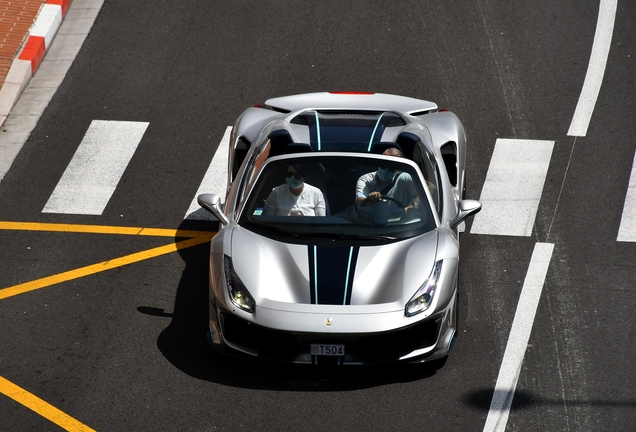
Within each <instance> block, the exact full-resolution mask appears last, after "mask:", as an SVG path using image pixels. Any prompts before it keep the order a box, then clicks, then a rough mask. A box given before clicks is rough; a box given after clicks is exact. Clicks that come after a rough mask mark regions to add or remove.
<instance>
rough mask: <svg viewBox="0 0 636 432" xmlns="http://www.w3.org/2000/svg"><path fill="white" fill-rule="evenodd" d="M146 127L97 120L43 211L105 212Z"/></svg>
mask: <svg viewBox="0 0 636 432" xmlns="http://www.w3.org/2000/svg"><path fill="white" fill-rule="evenodd" d="M146 128H148V123H146V122H125V121H104V120H93V121H92V122H91V125H90V126H89V128H88V131H87V132H86V135H84V139H82V142H81V143H80V145H79V147H78V148H77V151H76V152H75V155H74V156H73V159H71V162H70V163H69V165H68V166H67V167H66V171H64V174H63V175H62V178H61V179H60V181H59V183H58V184H57V186H56V187H55V190H54V191H53V194H52V195H51V197H50V198H49V200H48V202H47V203H46V205H45V206H44V209H43V210H42V212H43V213H64V214H89V215H101V214H102V212H103V211H104V209H105V208H106V205H107V204H108V201H109V200H110V197H111V195H112V194H113V192H114V191H115V188H116V187H117V184H118V183H119V179H120V178H121V176H122V175H123V174H124V170H125V169H126V167H127V166H128V162H130V159H131V158H132V156H133V154H134V153H135V150H137V146H138V145H139V142H140V141H141V138H142V137H143V135H144V132H145V131H146Z"/></svg>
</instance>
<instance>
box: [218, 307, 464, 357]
mask: <svg viewBox="0 0 636 432" xmlns="http://www.w3.org/2000/svg"><path fill="white" fill-rule="evenodd" d="M451 304H453V302H451ZM211 312H212V311H211ZM214 312H215V313H213V314H211V315H213V316H214V318H213V317H211V318H212V320H211V322H210V336H211V337H210V341H211V343H212V345H213V346H214V348H215V349H216V350H217V351H220V352H223V353H225V354H230V355H238V356H241V357H244V356H246V355H247V356H256V357H261V358H265V359H269V360H274V361H279V362H285V363H306V364H381V363H390V362H396V361H407V362H422V361H429V360H434V359H438V358H441V357H443V356H445V355H446V354H447V353H448V351H449V350H450V346H451V342H452V339H453V336H454V334H455V325H454V320H453V319H452V318H453V315H452V314H454V310H452V308H451V307H448V308H447V309H445V310H444V311H441V312H439V313H437V314H435V315H432V316H430V317H427V318H426V319H424V320H420V321H417V322H415V323H413V324H411V325H407V326H404V327H401V328H397V329H392V330H388V331H380V332H369V333H367V332H355V333H353V332H352V333H327V332H320V333H317V332H308V331H289V330H276V329H272V328H268V327H264V326H260V325H257V324H254V323H252V322H249V321H246V320H244V319H242V318H240V317H237V316H235V315H233V314H231V313H230V312H227V311H223V310H221V311H219V310H216V308H214ZM312 343H319V344H339V345H345V353H346V354H345V355H344V356H312V355H311V354H310V344H312Z"/></svg>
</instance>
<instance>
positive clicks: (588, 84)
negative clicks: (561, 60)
mask: <svg viewBox="0 0 636 432" xmlns="http://www.w3.org/2000/svg"><path fill="white" fill-rule="evenodd" d="M617 3H618V0H601V4H600V6H599V11H598V21H597V22H596V33H595V34H594V42H593V44H592V54H591V55H590V63H589V64H588V66H587V73H586V75H585V81H584V82H583V89H582V90H581V95H580V96H579V102H578V103H577V104H576V110H575V111H574V117H573V118H572V123H571V124H570V130H569V131H568V135H569V136H581V137H583V136H585V135H586V134H587V128H588V126H589V124H590V119H591V118H592V113H593V112H594V106H595V105H596V100H597V98H598V94H599V92H600V91H601V84H602V83H603V76H604V75H605V66H606V64H607V56H608V55H609V50H610V46H611V44H612V33H613V32H614V19H615V17H616V6H617Z"/></svg>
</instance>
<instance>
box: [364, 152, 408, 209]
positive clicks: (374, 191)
mask: <svg viewBox="0 0 636 432" xmlns="http://www.w3.org/2000/svg"><path fill="white" fill-rule="evenodd" d="M382 154H383V155H387V156H394V157H404V155H403V154H402V152H401V151H400V150H399V149H397V148H395V147H390V148H388V149H386V150H385V151H384V152H383V153H382ZM381 196H387V197H390V198H393V199H394V200H396V201H398V202H399V203H400V204H401V205H403V206H406V207H404V210H405V211H408V210H409V209H411V208H417V207H418V205H419V204H420V201H419V197H418V196H417V192H416V190H415V185H414V184H413V179H412V178H411V176H410V175H409V174H408V173H405V172H399V171H390V170H389V169H387V168H383V167H378V170H377V171H375V172H370V173H367V174H364V175H363V176H361V177H360V178H359V179H358V183H357V185H356V205H357V206H358V207H361V206H365V205H373V204H375V203H377V202H378V201H380V197H381ZM393 203H395V201H393ZM395 205H398V204H397V203H395Z"/></svg>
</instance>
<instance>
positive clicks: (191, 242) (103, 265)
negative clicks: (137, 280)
mask: <svg viewBox="0 0 636 432" xmlns="http://www.w3.org/2000/svg"><path fill="white" fill-rule="evenodd" d="M213 235H214V233H209V232H208V233H205V234H203V235H200V236H198V237H195V238H191V239H188V240H182V241H180V242H177V243H170V244H168V245H165V246H159V247H156V248H153V249H148V250H145V251H141V252H136V253H133V254H130V255H125V256H122V257H119V258H115V259H112V260H109V261H103V262H100V263H97V264H92V265H88V266H86V267H80V268H78V269H75V270H70V271H66V272H63V273H58V274H56V275H53V276H47V277H45V278H42V279H36V280H34V281H30V282H25V283H22V284H19V285H14V286H12V287H8V288H4V289H0V300H2V299H5V298H8V297H13V296H16V295H19V294H24V293H26V292H29V291H34V290H37V289H40V288H45V287H47V286H50V285H54V284H58V283H61V282H66V281H69V280H73V279H77V278H81V277H83V276H88V275H92V274H95V273H99V272H103V271H106V270H111V269H114V268H117V267H122V266H125V265H128V264H132V263H135V262H139V261H143V260H147V259H149V258H154V257H158V256H160V255H165V254H169V253H171V252H176V251H178V250H180V249H185V248H189V247H192V246H197V245H200V244H202V243H205V242H208V241H210V239H211V238H212V236H213Z"/></svg>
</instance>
